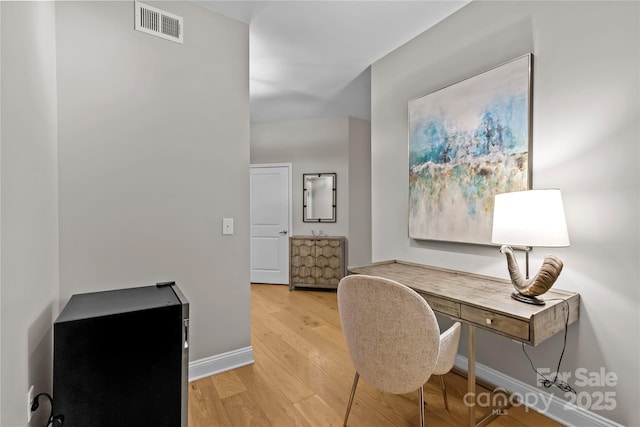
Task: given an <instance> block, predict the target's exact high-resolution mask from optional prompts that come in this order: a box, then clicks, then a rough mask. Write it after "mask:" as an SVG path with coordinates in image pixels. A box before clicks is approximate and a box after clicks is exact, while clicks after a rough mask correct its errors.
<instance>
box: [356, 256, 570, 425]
mask: <svg viewBox="0 0 640 427" xmlns="http://www.w3.org/2000/svg"><path fill="white" fill-rule="evenodd" d="M348 272H349V273H350V274H367V275H371V276H379V277H385V278H387V279H391V280H395V281H396V282H399V283H402V284H404V285H406V286H409V287H410V288H412V289H413V290H415V291H416V292H418V293H419V294H420V295H421V296H422V297H423V298H424V299H425V300H426V301H427V302H428V303H429V305H430V306H431V308H432V309H433V311H435V312H436V313H439V314H442V315H445V316H447V317H449V318H451V319H453V320H456V321H460V322H462V323H464V324H466V326H467V331H468V334H467V335H468V337H467V340H468V349H467V353H468V354H467V358H468V359H467V363H468V365H467V378H468V384H467V387H468V392H469V393H470V394H471V395H472V396H475V394H476V372H475V368H476V328H481V329H484V330H487V331H490V332H494V333H496V334H499V335H502V336H505V337H507V338H510V339H512V340H516V341H519V342H523V343H525V344H529V345H533V346H535V345H538V344H540V343H541V342H543V341H544V340H546V339H547V338H549V337H551V336H553V335H555V334H556V333H558V332H560V331H562V330H564V327H565V321H566V320H567V309H568V310H569V319H568V324H572V323H574V322H576V321H577V320H578V318H579V315H580V311H579V309H580V295H579V294H577V293H575V292H567V291H563V290H556V289H552V290H550V291H548V292H547V293H545V294H544V296H543V297H542V298H543V299H544V300H546V301H547V303H546V304H545V305H543V306H538V305H530V304H525V303H522V302H519V301H516V300H514V299H512V298H511V293H512V291H513V286H512V285H511V282H509V281H508V280H503V279H497V278H494V277H488V276H480V275H477V274H471V273H464V272H461V271H456V270H447V269H443V268H436V267H429V266H425V265H420V264H412V263H408V262H403V261H383V262H378V263H374V264H371V265H366V266H360V267H349V268H348ZM565 301H566V303H567V304H565ZM492 418H493V417H492V416H491V415H489V416H487V417H484V418H483V419H481V420H479V421H476V414H475V406H472V405H470V406H469V425H470V426H476V425H485V424H487V423H488V422H489V421H490V420H491V419H492Z"/></svg>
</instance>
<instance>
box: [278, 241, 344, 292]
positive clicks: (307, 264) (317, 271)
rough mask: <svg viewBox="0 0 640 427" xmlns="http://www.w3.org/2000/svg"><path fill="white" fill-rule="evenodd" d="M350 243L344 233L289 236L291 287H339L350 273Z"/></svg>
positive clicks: (290, 288) (291, 288)
mask: <svg viewBox="0 0 640 427" xmlns="http://www.w3.org/2000/svg"><path fill="white" fill-rule="evenodd" d="M346 244H347V239H346V238H344V237H342V236H291V237H289V257H290V259H289V290H290V291H291V290H293V289H295V288H296V287H304V288H329V289H336V288H337V287H338V283H339V282H340V279H342V278H343V277H344V276H346V274H347V268H346V265H347V252H346Z"/></svg>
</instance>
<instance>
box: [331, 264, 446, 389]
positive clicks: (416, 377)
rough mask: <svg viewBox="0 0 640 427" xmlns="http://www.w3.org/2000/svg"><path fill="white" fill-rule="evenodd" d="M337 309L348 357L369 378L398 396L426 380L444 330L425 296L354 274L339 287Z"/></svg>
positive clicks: (431, 370)
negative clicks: (441, 331)
mask: <svg viewBox="0 0 640 427" xmlns="http://www.w3.org/2000/svg"><path fill="white" fill-rule="evenodd" d="M338 309H339V312H340V321H341V323H342V329H343V333H344V337H345V342H346V344H347V350H348V352H349V356H350V357H351V361H352V362H353V365H354V367H355V368H356V371H357V372H358V373H359V374H360V376H361V377H362V378H363V379H364V380H365V381H367V382H368V383H369V384H371V385H372V386H374V387H376V388H378V389H380V390H382V391H385V392H388V393H395V394H404V393H409V392H412V391H415V390H417V389H418V388H420V386H422V385H423V384H424V383H426V382H427V380H428V379H429V377H430V376H431V374H432V372H433V369H434V367H435V364H436V360H437V358H438V352H439V346H440V329H439V327H438V322H437V320H436V316H435V315H434V314H433V310H431V307H429V305H428V304H427V302H426V301H425V300H424V298H422V297H421V296H420V295H418V294H417V293H416V292H415V291H414V290H412V289H411V288H409V287H407V286H405V285H402V284H400V283H398V282H395V281H393V280H388V279H384V278H381V277H373V276H367V275H353V276H347V277H345V278H343V279H342V280H341V281H340V283H339V285H338Z"/></svg>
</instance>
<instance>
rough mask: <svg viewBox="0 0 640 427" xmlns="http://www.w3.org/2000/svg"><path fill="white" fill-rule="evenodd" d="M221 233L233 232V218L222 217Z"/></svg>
mask: <svg viewBox="0 0 640 427" xmlns="http://www.w3.org/2000/svg"><path fill="white" fill-rule="evenodd" d="M222 234H233V218H222Z"/></svg>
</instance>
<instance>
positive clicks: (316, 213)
mask: <svg viewBox="0 0 640 427" xmlns="http://www.w3.org/2000/svg"><path fill="white" fill-rule="evenodd" d="M302 193H303V194H302V220H303V221H304V222H336V174H335V173H305V174H303V175H302Z"/></svg>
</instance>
